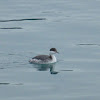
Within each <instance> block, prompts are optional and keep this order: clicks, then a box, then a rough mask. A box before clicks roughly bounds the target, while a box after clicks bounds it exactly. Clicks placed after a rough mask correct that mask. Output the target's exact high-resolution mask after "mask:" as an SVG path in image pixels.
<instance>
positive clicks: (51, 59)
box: [29, 48, 59, 64]
mask: <svg viewBox="0 0 100 100" xmlns="http://www.w3.org/2000/svg"><path fill="white" fill-rule="evenodd" d="M55 53H59V52H58V51H57V49H56V48H51V49H50V53H49V55H38V56H35V57H33V58H32V59H31V60H29V62H30V63H35V64H51V63H55V62H57V59H56V57H55V56H54V54H55Z"/></svg>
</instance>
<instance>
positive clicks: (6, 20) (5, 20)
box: [0, 18, 46, 22]
mask: <svg viewBox="0 0 100 100" xmlns="http://www.w3.org/2000/svg"><path fill="white" fill-rule="evenodd" d="M27 20H46V18H28V19H11V20H0V22H11V21H27Z"/></svg>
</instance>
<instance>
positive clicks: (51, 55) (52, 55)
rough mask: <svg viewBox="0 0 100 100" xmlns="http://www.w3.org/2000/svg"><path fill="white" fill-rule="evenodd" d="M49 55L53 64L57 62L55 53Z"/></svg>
mask: <svg viewBox="0 0 100 100" xmlns="http://www.w3.org/2000/svg"><path fill="white" fill-rule="evenodd" d="M49 55H50V58H51V59H52V60H53V62H56V61H57V59H56V57H55V55H54V54H53V53H50V54H49Z"/></svg>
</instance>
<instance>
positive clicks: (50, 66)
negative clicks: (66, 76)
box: [33, 63, 59, 74]
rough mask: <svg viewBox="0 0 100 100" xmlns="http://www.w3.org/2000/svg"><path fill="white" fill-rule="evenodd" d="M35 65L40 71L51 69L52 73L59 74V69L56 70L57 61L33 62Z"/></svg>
mask: <svg viewBox="0 0 100 100" xmlns="http://www.w3.org/2000/svg"><path fill="white" fill-rule="evenodd" d="M33 67H34V68H36V69H37V70H38V71H47V70H50V74H58V73H59V72H57V71H54V67H55V63H54V64H33Z"/></svg>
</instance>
